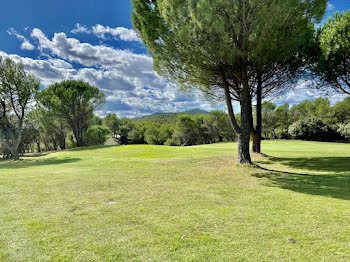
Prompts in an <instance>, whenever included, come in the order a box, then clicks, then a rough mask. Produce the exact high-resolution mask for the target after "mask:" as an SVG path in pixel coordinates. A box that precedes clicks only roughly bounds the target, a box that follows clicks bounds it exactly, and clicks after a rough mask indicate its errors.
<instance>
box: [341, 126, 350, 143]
mask: <svg viewBox="0 0 350 262" xmlns="http://www.w3.org/2000/svg"><path fill="white" fill-rule="evenodd" d="M338 132H339V133H340V134H341V135H342V136H343V137H344V138H346V139H350V123H349V124H342V125H340V127H339V128H338Z"/></svg>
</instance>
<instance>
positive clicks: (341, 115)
mask: <svg viewBox="0 0 350 262" xmlns="http://www.w3.org/2000/svg"><path fill="white" fill-rule="evenodd" d="M333 110H334V119H335V121H336V123H342V124H344V123H350V97H346V98H345V99H344V100H343V101H340V102H338V103H336V104H335V106H334V109H333Z"/></svg>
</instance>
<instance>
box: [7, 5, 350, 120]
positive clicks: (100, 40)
mask: <svg viewBox="0 0 350 262" xmlns="http://www.w3.org/2000/svg"><path fill="white" fill-rule="evenodd" d="M348 9H350V0H332V1H329V3H328V9H327V12H326V16H325V18H324V20H327V18H326V17H327V16H329V15H332V13H333V12H335V11H342V10H345V11H346V10H348ZM1 10H2V12H1V16H0V55H2V56H10V57H11V58H12V59H14V60H16V61H22V62H23V64H24V66H25V68H26V69H27V70H29V71H31V72H32V73H33V74H35V75H36V76H37V77H38V78H39V79H40V80H41V83H42V86H43V88H44V87H46V86H47V85H49V84H52V83H54V82H57V81H62V80H65V79H81V80H85V81H89V82H91V83H92V84H94V85H95V86H97V87H99V88H100V89H101V90H102V91H103V92H104V93H105V94H106V97H107V103H106V105H105V106H104V107H103V108H101V109H100V111H99V112H98V113H99V114H101V115H103V114H105V113H106V112H114V113H117V114H118V115H119V116H129V117H135V116H141V115H147V114H151V113H154V112H159V111H164V112H174V111H182V110H187V109H192V108H201V109H204V110H212V109H214V108H216V107H217V106H213V105H211V104H210V103H208V102H207V101H206V100H205V99H203V97H202V96H201V94H200V93H196V94H194V95H193V96H188V95H184V94H181V93H179V92H178V91H177V88H176V86H174V85H172V84H171V83H168V82H166V81H165V80H164V79H162V78H161V77H160V76H158V75H157V74H156V73H155V72H154V71H153V68H152V59H151V58H150V57H149V56H148V55H147V50H146V49H145V47H144V46H143V44H142V42H141V41H140V39H138V37H137V35H136V34H135V32H134V31H133V30H132V24H131V11H132V7H131V1H130V0H60V1H54V0H46V1H43V0H9V1H2V3H1ZM319 95H320V94H319V93H318V92H317V91H315V90H310V89H308V84H307V83H304V82H300V85H299V86H298V87H297V88H296V91H291V92H289V93H288V94H286V95H285V96H283V97H280V98H278V100H277V99H276V100H275V102H276V103H283V102H289V103H298V102H301V101H303V100H304V99H313V98H314V97H317V96H319ZM341 98H342V96H341V95H338V94H334V95H332V96H331V100H332V102H335V101H337V100H339V99H341Z"/></svg>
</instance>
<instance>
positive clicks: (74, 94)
mask: <svg viewBox="0 0 350 262" xmlns="http://www.w3.org/2000/svg"><path fill="white" fill-rule="evenodd" d="M37 98H38V101H39V102H40V103H41V104H42V106H44V107H45V108H47V109H49V110H51V111H52V112H53V113H54V114H55V115H56V116H58V117H61V118H64V119H65V120H66V121H67V123H68V124H69V126H70V127H71V128H72V130H73V133H74V136H75V139H76V142H77V145H78V146H82V145H83V143H84V142H83V133H84V130H86V129H87V128H88V127H89V121H90V119H91V118H92V116H93V111H94V110H95V109H96V108H97V106H99V105H101V104H103V103H104V94H103V93H102V92H101V91H100V90H99V89H98V88H96V87H94V86H92V85H90V84H89V83H85V82H83V81H75V80H67V81H63V82H61V83H56V84H53V85H51V86H49V87H48V88H46V89H44V90H43V91H41V92H40V94H38V97H37Z"/></svg>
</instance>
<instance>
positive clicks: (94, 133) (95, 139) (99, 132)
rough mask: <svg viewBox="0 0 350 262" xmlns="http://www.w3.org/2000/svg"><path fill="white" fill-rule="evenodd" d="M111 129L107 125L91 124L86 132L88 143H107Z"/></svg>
mask: <svg viewBox="0 0 350 262" xmlns="http://www.w3.org/2000/svg"><path fill="white" fill-rule="evenodd" d="M111 133H112V132H111V130H110V129H109V128H108V127H106V126H100V125H94V126H90V127H89V128H88V129H87V130H86V132H85V140H86V144H88V145H103V144H104V143H106V141H107V138H108V136H110V135H111Z"/></svg>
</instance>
